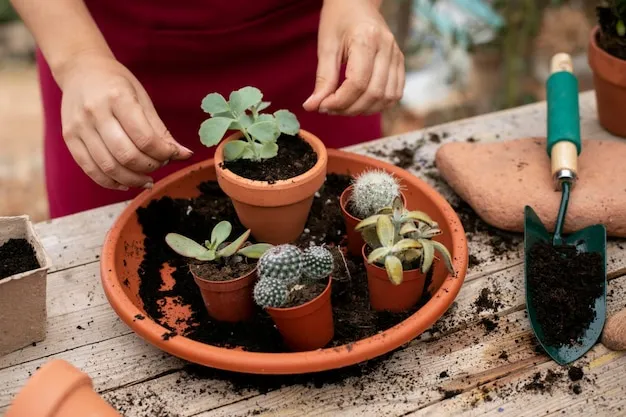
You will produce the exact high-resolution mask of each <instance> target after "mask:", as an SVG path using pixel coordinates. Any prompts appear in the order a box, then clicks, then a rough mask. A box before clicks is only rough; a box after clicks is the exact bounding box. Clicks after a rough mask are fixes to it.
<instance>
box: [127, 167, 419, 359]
mask: <svg viewBox="0 0 626 417" xmlns="http://www.w3.org/2000/svg"><path fill="white" fill-rule="evenodd" d="M350 181H351V178H350V177H349V176H345V175H335V174H330V175H328V177H327V179H326V182H325V184H324V186H323V187H322V189H321V190H320V192H319V193H318V194H317V195H316V198H315V199H314V202H313V206H312V209H311V213H310V217H309V220H308V221H307V225H306V229H305V230H304V233H303V234H302V236H301V237H300V238H299V240H298V241H297V242H296V244H297V245H299V246H301V247H306V246H308V245H309V244H310V243H316V244H322V243H324V244H326V245H327V246H329V247H331V248H333V247H337V246H339V245H345V242H344V240H345V226H344V222H343V218H342V215H341V208H340V205H339V196H340V195H341V193H342V192H343V190H344V189H345V188H346V187H347V186H349V185H350ZM198 188H199V190H200V191H201V194H200V195H199V196H198V197H197V198H194V199H172V198H169V197H164V198H162V199H160V200H155V201H153V202H151V203H150V204H149V205H148V207H146V208H140V209H138V210H137V214H138V218H139V223H140V224H141V226H142V227H143V232H144V234H145V236H146V238H145V241H144V245H145V255H144V259H143V262H142V263H141V265H140V268H139V271H138V273H139V276H140V279H141V283H140V286H139V296H140V298H141V300H142V301H143V303H144V306H145V310H146V312H147V313H148V315H149V316H151V317H152V318H153V319H154V320H156V321H157V322H158V323H160V324H161V325H163V326H164V327H166V328H168V329H170V330H171V331H174V330H175V329H173V328H171V327H169V326H168V325H167V322H166V315H167V310H166V309H165V310H164V309H163V305H164V300H165V299H168V300H170V301H171V300H173V302H174V303H175V304H180V305H186V306H189V308H190V309H191V312H192V314H191V316H190V317H189V318H188V319H186V320H185V321H184V323H180V322H179V324H184V325H185V326H184V327H186V330H185V331H184V333H183V335H184V336H185V337H188V338H190V339H193V340H196V341H199V342H202V343H207V344H211V345H215V346H220V347H229V348H234V347H237V346H241V347H242V348H243V349H244V350H248V351H257V352H286V351H288V349H287V348H286V347H285V346H283V343H282V338H281V337H280V334H279V333H278V331H277V330H276V328H275V326H274V323H273V321H272V320H271V318H270V317H269V315H267V313H265V312H264V311H263V310H262V309H260V308H257V311H256V313H255V315H254V317H253V318H252V320H250V321H249V322H245V323H237V324H232V323H222V322H218V321H215V320H212V319H211V318H210V317H209V316H208V314H207V312H206V309H205V307H204V303H203V301H202V297H201V295H200V291H199V290H198V288H197V286H196V284H195V282H194V280H193V277H192V276H191V274H190V273H189V268H188V265H187V264H188V260H187V259H185V258H183V257H182V256H180V255H178V254H176V253H175V252H174V251H172V250H171V249H170V248H169V247H168V246H167V245H166V244H165V240H164V239H165V235H166V234H167V233H170V232H173V233H180V234H182V235H184V236H187V237H189V238H190V239H193V240H196V241H197V242H203V241H204V240H206V239H207V234H208V233H210V230H212V228H213V227H214V226H215V225H216V224H217V223H218V222H219V221H221V220H228V221H230V222H231V224H232V226H233V230H232V235H233V236H238V235H239V234H241V233H243V232H244V231H245V229H244V228H243V226H242V225H241V224H240V223H239V221H238V219H237V216H236V214H235V211H234V208H233V206H232V203H231V201H230V199H229V198H228V197H227V196H226V195H225V194H224V193H223V192H222V191H221V189H220V188H219V186H218V185H217V183H216V182H206V183H203V184H201V185H200V186H199V187H198ZM166 263H167V264H169V265H170V266H171V267H172V268H176V270H175V271H174V272H172V277H173V278H174V280H175V283H174V285H173V286H171V287H167V286H164V285H163V280H162V278H161V275H160V270H161V269H162V267H163V265H164V264H166ZM346 267H347V269H346ZM428 285H429V281H427V283H426V288H428ZM429 298H430V293H429V291H425V295H424V297H423V298H422V300H420V302H419V303H418V304H416V305H415V306H414V307H413V308H412V309H410V310H409V311H406V312H404V313H388V312H375V311H373V310H371V308H370V304H369V295H368V289H367V275H366V272H365V266H364V265H363V259H362V257H360V256H358V257H351V256H346V257H345V259H341V262H335V272H333V281H332V303H333V316H334V320H335V337H334V339H333V340H332V341H331V342H330V347H333V346H334V347H337V346H341V345H348V346H350V345H349V343H351V342H354V341H357V340H360V339H363V338H366V337H370V336H373V335H375V334H377V333H379V332H381V331H384V330H387V329H389V328H390V327H392V326H394V325H396V324H398V323H399V322H401V321H403V320H404V319H406V318H407V317H409V316H410V315H412V314H413V313H414V312H415V311H417V310H418V309H419V308H420V307H421V306H423V305H424V304H425V303H426V302H427V301H428V300H429ZM179 320H182V319H179ZM164 336H166V337H167V338H171V337H175V336H174V335H172V332H167V334H166V335H164Z"/></svg>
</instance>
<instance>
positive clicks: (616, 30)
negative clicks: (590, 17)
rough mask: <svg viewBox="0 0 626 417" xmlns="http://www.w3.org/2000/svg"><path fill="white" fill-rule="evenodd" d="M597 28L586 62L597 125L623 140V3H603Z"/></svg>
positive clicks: (625, 80) (625, 86)
mask: <svg viewBox="0 0 626 417" xmlns="http://www.w3.org/2000/svg"><path fill="white" fill-rule="evenodd" d="M596 11H597V18H598V25H596V27H595V28H594V29H593V31H592V32H591V37H590V40H589V51H588V59H589V66H590V67H591V69H592V70H593V80H594V87H595V94H596V101H597V108H598V119H599V121H600V124H601V125H602V126H603V127H604V128H605V129H606V130H608V131H609V132H611V133H612V134H614V135H617V136H621V137H626V119H625V118H624V117H623V109H624V108H626V23H625V22H626V1H624V0H609V1H604V2H603V4H602V5H601V6H598V7H597V9H596Z"/></svg>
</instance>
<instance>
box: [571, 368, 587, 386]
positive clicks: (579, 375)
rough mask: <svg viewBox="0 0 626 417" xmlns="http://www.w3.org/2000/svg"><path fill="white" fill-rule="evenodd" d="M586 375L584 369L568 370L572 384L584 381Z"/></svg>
mask: <svg viewBox="0 0 626 417" xmlns="http://www.w3.org/2000/svg"><path fill="white" fill-rule="evenodd" d="M584 375H585V373H584V372H583V370H582V368H580V367H578V366H572V367H571V368H569V369H568V370H567V376H569V379H570V380H571V381H572V382H576V381H580V380H581V379H583V376H584Z"/></svg>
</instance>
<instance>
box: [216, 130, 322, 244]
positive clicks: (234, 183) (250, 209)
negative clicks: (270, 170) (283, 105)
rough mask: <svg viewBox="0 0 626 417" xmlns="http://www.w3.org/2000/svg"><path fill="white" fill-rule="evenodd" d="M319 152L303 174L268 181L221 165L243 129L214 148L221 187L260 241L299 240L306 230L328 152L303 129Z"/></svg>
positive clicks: (307, 140)
mask: <svg viewBox="0 0 626 417" xmlns="http://www.w3.org/2000/svg"><path fill="white" fill-rule="evenodd" d="M300 137H302V139H304V140H305V141H306V142H307V143H308V144H309V145H311V147H312V148H313V150H314V151H315V153H316V154H317V163H316V164H315V165H314V166H313V168H311V169H310V170H308V171H307V172H305V173H304V174H302V175H298V176H297V177H294V178H290V179H288V180H284V181H277V182H275V183H273V184H269V183H267V182H265V181H253V180H250V179H247V178H244V177H240V176H239V175H236V174H235V173H233V172H232V171H230V170H228V169H225V168H222V164H223V163H224V146H225V145H226V144H227V143H228V142H230V141H233V140H237V139H239V138H241V134H240V133H236V134H233V135H231V136H229V137H228V138H226V139H224V140H223V141H222V142H221V143H220V144H219V146H218V147H217V150H216V151H215V169H216V171H217V181H218V183H219V185H220V188H221V189H222V190H223V191H224V193H226V195H228V196H229V197H230V198H231V200H232V201H233V205H234V206H235V211H236V212H237V217H239V221H240V222H241V224H243V225H244V226H245V227H247V228H248V229H250V230H251V233H252V236H254V237H255V238H256V239H257V240H258V241H260V242H267V243H271V244H274V245H279V244H282V243H290V242H293V241H294V240H296V239H297V238H298V237H299V236H300V234H301V233H302V231H303V230H304V224H305V223H306V220H307V217H308V215H309V211H310V210H311V205H312V204H313V197H314V195H315V193H316V192H317V191H318V190H319V189H320V188H321V187H322V184H324V180H325V178H326V165H327V163H328V154H327V151H326V147H325V146H324V144H323V143H322V141H321V140H319V138H318V137H317V136H315V135H313V134H311V133H309V132H307V131H304V130H300Z"/></svg>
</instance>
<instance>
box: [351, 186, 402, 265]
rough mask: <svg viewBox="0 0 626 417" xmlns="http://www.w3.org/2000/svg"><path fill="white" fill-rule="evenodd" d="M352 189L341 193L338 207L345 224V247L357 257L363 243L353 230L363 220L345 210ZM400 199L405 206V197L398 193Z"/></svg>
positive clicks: (352, 187) (361, 238)
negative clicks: (346, 241) (346, 242)
mask: <svg viewBox="0 0 626 417" xmlns="http://www.w3.org/2000/svg"><path fill="white" fill-rule="evenodd" d="M353 189H354V186H353V185H351V186H349V187H348V188H346V189H345V190H344V191H343V193H341V197H339V205H340V206H341V214H343V219H344V222H345V224H346V237H347V240H348V244H347V245H346V247H347V248H348V253H350V255H354V256H359V254H360V253H361V248H362V247H363V244H364V243H365V241H364V240H363V236H361V233H359V232H357V231H355V230H354V228H355V227H356V225H357V224H359V223H360V222H361V220H363V219H359V218H358V217H354V216H353V215H352V214H350V212H349V211H348V209H347V207H348V202H349V201H350V197H351V196H352V190H353ZM400 197H402V202H403V203H404V204H405V205H406V197H405V196H404V193H402V192H400Z"/></svg>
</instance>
